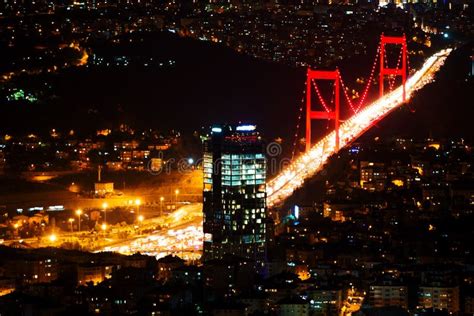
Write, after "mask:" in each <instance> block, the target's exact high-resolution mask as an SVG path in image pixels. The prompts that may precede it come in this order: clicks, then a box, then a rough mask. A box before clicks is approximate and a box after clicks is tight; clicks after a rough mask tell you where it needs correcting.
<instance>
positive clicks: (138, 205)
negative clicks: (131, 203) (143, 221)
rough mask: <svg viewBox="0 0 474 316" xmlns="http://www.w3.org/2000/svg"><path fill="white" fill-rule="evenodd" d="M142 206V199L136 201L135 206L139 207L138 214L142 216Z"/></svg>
mask: <svg viewBox="0 0 474 316" xmlns="http://www.w3.org/2000/svg"><path fill="white" fill-rule="evenodd" d="M140 204H142V201H141V200H140V199H136V200H135V205H136V206H137V214H140Z"/></svg>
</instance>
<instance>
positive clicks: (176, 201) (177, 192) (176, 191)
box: [174, 189, 179, 205]
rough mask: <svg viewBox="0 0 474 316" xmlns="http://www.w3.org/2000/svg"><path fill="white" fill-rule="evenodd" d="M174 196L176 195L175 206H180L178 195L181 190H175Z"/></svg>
mask: <svg viewBox="0 0 474 316" xmlns="http://www.w3.org/2000/svg"><path fill="white" fill-rule="evenodd" d="M174 194H175V204H176V205H178V194H179V190H178V189H176V190H174Z"/></svg>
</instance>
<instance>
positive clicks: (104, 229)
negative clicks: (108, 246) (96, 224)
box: [100, 223, 107, 231]
mask: <svg viewBox="0 0 474 316" xmlns="http://www.w3.org/2000/svg"><path fill="white" fill-rule="evenodd" d="M100 229H102V230H103V231H106V230H107V224H106V223H103V224H102V225H101V226H100Z"/></svg>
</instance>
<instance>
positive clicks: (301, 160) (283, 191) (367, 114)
mask: <svg viewBox="0 0 474 316" xmlns="http://www.w3.org/2000/svg"><path fill="white" fill-rule="evenodd" d="M451 51H452V49H445V50H441V51H439V52H438V53H436V54H434V55H433V56H431V57H430V58H428V59H427V60H426V62H425V63H424V64H423V66H422V67H421V69H419V70H418V71H417V72H415V73H414V74H413V75H412V76H411V77H410V78H408V80H407V82H406V98H407V100H409V99H410V97H411V95H412V94H413V92H415V91H416V90H418V89H421V88H422V87H423V86H424V85H426V84H427V83H429V82H431V81H432V80H433V78H434V74H435V73H436V72H437V71H438V70H439V69H440V67H441V66H442V65H443V64H444V61H445V60H446V58H447V57H448V55H449V54H450V53H451ZM402 96H403V90H402V86H400V87H398V88H397V89H395V90H393V91H392V92H390V93H388V94H386V95H384V96H383V97H382V98H380V99H378V100H377V101H375V102H373V103H372V104H369V105H368V106H366V107H365V108H364V109H363V110H361V111H360V112H358V113H357V114H355V115H353V116H352V117H351V118H349V119H348V120H346V121H345V122H344V123H342V124H341V126H340V130H339V133H340V147H341V148H342V147H344V146H346V145H348V144H350V143H351V142H352V141H354V140H355V139H357V138H358V137H359V136H360V135H362V134H363V133H364V132H365V131H366V130H367V129H369V128H370V127H371V126H372V125H373V124H374V123H375V122H377V121H379V120H381V119H382V118H383V117H384V116H385V115H387V114H389V113H390V112H391V111H392V110H394V109H395V108H397V107H399V106H400V105H402V104H403V99H402ZM335 138H336V133H335V132H334V131H333V132H331V133H329V134H328V135H326V136H325V137H324V138H323V139H321V140H320V141H319V142H317V143H316V144H314V146H313V147H312V148H311V149H310V150H309V151H308V152H306V153H304V154H303V155H301V156H300V157H298V158H297V159H296V160H294V161H293V162H292V163H291V164H290V165H289V166H288V168H287V169H285V170H283V171H282V172H281V173H280V174H278V175H277V176H276V177H275V178H273V179H272V180H271V181H270V182H269V183H268V184H267V205H268V206H269V207H272V206H274V205H277V204H278V203H281V202H282V201H284V200H285V199H286V198H287V197H289V196H290V195H291V194H293V191H294V190H295V189H297V188H298V187H300V186H301V185H302V184H303V182H304V181H305V180H306V179H308V178H310V177H311V176H313V175H314V174H315V173H317V172H318V171H320V170H321V169H322V168H323V167H324V164H325V163H326V162H327V160H328V158H329V157H331V156H332V155H333V154H335V153H336V147H335Z"/></svg>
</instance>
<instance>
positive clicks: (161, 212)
mask: <svg viewBox="0 0 474 316" xmlns="http://www.w3.org/2000/svg"><path fill="white" fill-rule="evenodd" d="M164 200H165V198H164V197H160V216H163V201H164Z"/></svg>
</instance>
